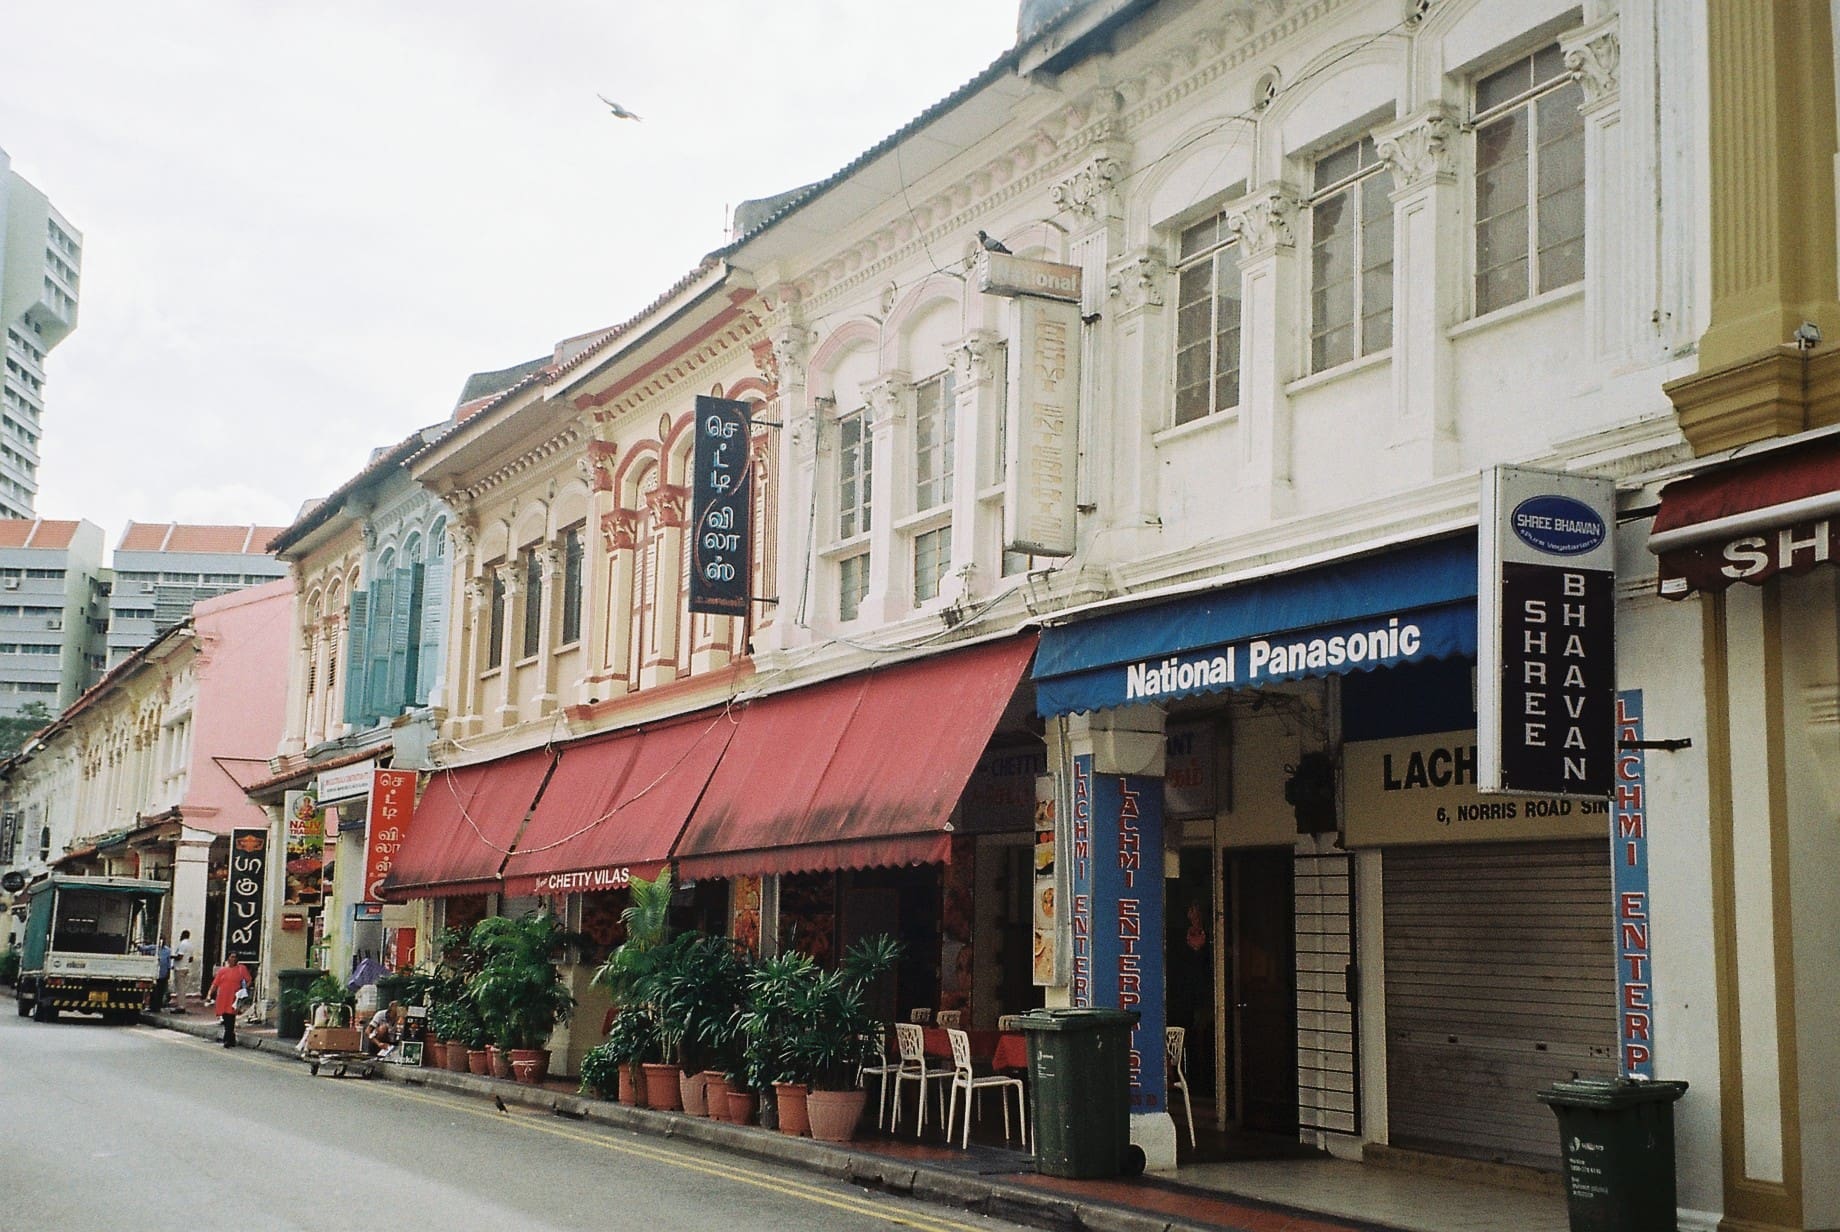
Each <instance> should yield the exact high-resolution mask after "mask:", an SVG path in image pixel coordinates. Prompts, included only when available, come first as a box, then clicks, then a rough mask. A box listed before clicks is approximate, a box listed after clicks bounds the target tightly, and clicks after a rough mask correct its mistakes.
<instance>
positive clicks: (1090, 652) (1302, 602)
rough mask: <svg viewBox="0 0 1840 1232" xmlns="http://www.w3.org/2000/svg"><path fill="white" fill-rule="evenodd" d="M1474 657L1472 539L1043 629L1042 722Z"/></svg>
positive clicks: (1039, 659)
mask: <svg viewBox="0 0 1840 1232" xmlns="http://www.w3.org/2000/svg"><path fill="white" fill-rule="evenodd" d="M1475 653H1476V538H1475V536H1474V535H1473V534H1471V535H1461V536H1457V537H1455V538H1450V539H1440V540H1435V541H1432V542H1428V543H1419V544H1413V545H1412V546H1410V547H1406V548H1401V549H1398V550H1396V551H1391V552H1385V553H1382V554H1379V555H1375V556H1363V557H1359V558H1357V559H1354V560H1349V561H1343V562H1338V563H1336V564H1332V565H1324V566H1322V567H1320V568H1316V569H1309V570H1304V571H1301V572H1297V573H1287V574H1283V575H1280V576H1277V577H1272V578H1263V579H1260V580H1258V581H1254V582H1246V583H1243V584H1241V585H1238V586H1231V587H1225V588H1223V589H1220V590H1215V591H1206V592H1203V593H1200V594H1194V595H1186V596H1184V597H1182V598H1180V599H1173V600H1170V601H1169V602H1166V603H1158V604H1154V605H1150V606H1145V607H1135V608H1130V609H1128V610H1125V611H1117V612H1110V613H1105V614H1101V615H1096V616H1093V617H1092V618H1090V619H1086V620H1076V621H1074V622H1073V623H1070V624H1065V625H1056V626H1051V627H1049V628H1046V629H1043V630H1042V634H1041V649H1040V650H1039V652H1038V653H1037V654H1036V656H1035V671H1034V679H1035V709H1036V712H1037V713H1039V714H1042V715H1057V714H1072V713H1076V712H1080V711H1090V710H1104V709H1108V708H1110V707H1114V706H1128V705H1136V704H1139V703H1143V702H1158V701H1168V700H1172V699H1174V698H1178V697H1191V696H1194V695H1196V694H1200V693H1223V692H1227V691H1230V690H1233V689H1253V688H1258V687H1260V686H1262V685H1266V684H1273V683H1276V682H1278V681H1282V680H1300V679H1303V678H1305V677H1309V676H1335V675H1341V674H1344V673H1347V672H1356V671H1372V670H1373V669H1375V668H1379V667H1393V666H1396V665H1398V664H1401V663H1420V662H1424V661H1426V660H1430V659H1447V658H1456V657H1465V658H1473V657H1474V656H1475Z"/></svg>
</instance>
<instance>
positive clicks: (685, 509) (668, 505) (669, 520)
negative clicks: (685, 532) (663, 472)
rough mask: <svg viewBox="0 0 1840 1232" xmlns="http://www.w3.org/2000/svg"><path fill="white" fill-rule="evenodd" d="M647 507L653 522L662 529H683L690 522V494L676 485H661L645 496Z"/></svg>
mask: <svg viewBox="0 0 1840 1232" xmlns="http://www.w3.org/2000/svg"><path fill="white" fill-rule="evenodd" d="M645 506H646V508H647V509H648V510H649V511H650V512H651V515H652V522H653V524H654V525H657V526H660V527H670V528H672V529H682V528H683V527H685V526H687V525H689V522H690V492H689V490H688V489H687V488H683V487H680V486H678V485H677V484H674V483H661V484H659V485H658V486H657V487H655V488H653V489H652V490H651V491H650V492H647V493H646V494H645Z"/></svg>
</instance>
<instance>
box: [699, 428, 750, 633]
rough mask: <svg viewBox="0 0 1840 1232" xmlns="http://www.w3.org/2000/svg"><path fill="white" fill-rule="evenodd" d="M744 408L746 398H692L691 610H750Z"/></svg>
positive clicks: (728, 613) (744, 612)
mask: <svg viewBox="0 0 1840 1232" xmlns="http://www.w3.org/2000/svg"><path fill="white" fill-rule="evenodd" d="M748 412H749V406H748V404H747V403H745V402H733V401H730V400H729V399H727V398H711V397H709V396H707V395H699V396H698V397H697V400H696V428H695V438H694V440H695V445H694V449H693V454H692V458H691V467H692V469H693V470H694V472H695V473H694V474H693V475H692V476H691V487H690V610H691V611H693V612H700V613H702V614H704V615H707V616H746V615H747V611H748V591H749V589H750V584H751V582H752V578H751V577H750V576H749V575H750V573H751V570H750V568H749V565H750V562H751V559H752V552H751V547H750V543H751V539H752V535H751V533H750V528H751V525H752V519H753V512H754V474H753V469H752V467H751V466H750V465H749V457H750V444H749V436H750V434H751V433H750V429H751V424H750V421H749V418H748Z"/></svg>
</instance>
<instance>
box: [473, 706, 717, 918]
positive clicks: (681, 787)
mask: <svg viewBox="0 0 1840 1232" xmlns="http://www.w3.org/2000/svg"><path fill="white" fill-rule="evenodd" d="M735 727H736V719H735V717H734V716H732V715H731V714H730V713H729V712H728V711H727V710H726V709H719V710H711V711H704V712H702V713H699V714H693V715H690V716H688V717H686V718H682V719H674V720H671V721H669V722H666V723H662V724H659V725H657V726H652V727H643V728H635V729H633V730H631V731H624V732H620V733H618V734H617V735H613V736H608V737H604V738H596V739H593V740H585V741H582V742H581V743H580V744H572V745H568V746H566V747H564V749H563V750H562V760H561V761H559V762H558V763H557V764H556V772H555V773H554V774H552V775H551V776H550V780H549V786H547V787H545V788H544V789H543V798H542V799H541V800H539V801H538V802H537V809H536V812H534V813H532V814H531V817H530V823H529V824H528V825H526V826H525V827H524V833H523V835H522V836H521V837H520V838H519V839H518V844H517V851H516V852H515V853H514V854H513V855H512V857H511V859H510V861H509V862H507V864H506V865H505V892H506V893H507V894H579V893H584V892H587V891H592V890H611V889H618V888H619V887H621V886H624V885H625V884H626V883H627V880H628V879H629V878H630V877H631V876H632V875H634V874H637V875H639V876H641V877H653V876H656V875H657V873H658V870H659V869H660V868H661V867H663V865H664V862H665V861H666V860H667V859H668V858H669V857H670V854H671V845H672V844H673V843H675V842H676V841H677V836H678V834H679V833H681V832H682V831H683V828H684V822H685V821H686V820H688V819H689V816H690V810H691V809H692V808H694V807H695V806H696V802H697V799H698V797H700V796H701V795H702V794H703V788H704V787H705V786H706V785H707V784H708V782H709V776H710V774H712V773H713V772H714V771H715V768H716V762H717V761H718V760H719V759H720V758H721V756H722V751H723V749H724V748H725V747H726V746H727V744H728V740H729V737H730V736H731V735H733V734H734V731H735Z"/></svg>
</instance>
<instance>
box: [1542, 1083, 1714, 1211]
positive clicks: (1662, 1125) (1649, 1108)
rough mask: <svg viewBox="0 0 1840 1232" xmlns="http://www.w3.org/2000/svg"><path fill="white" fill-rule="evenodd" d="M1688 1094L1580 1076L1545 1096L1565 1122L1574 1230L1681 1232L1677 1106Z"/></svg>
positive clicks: (1562, 1138) (1676, 1087)
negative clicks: (1676, 1185)
mask: <svg viewBox="0 0 1840 1232" xmlns="http://www.w3.org/2000/svg"><path fill="white" fill-rule="evenodd" d="M1686 1090H1687V1084H1686V1083H1684V1082H1643V1081H1638V1080H1635V1079H1629V1078H1574V1079H1572V1080H1571V1081H1569V1082H1556V1083H1554V1084H1553V1085H1552V1086H1551V1087H1550V1088H1548V1089H1547V1090H1544V1091H1541V1092H1540V1093H1539V1095H1538V1098H1539V1100H1540V1102H1541V1103H1544V1104H1547V1105H1549V1106H1550V1107H1551V1108H1552V1110H1553V1113H1554V1115H1556V1116H1557V1117H1558V1118H1559V1145H1560V1148H1561V1151H1562V1152H1563V1155H1564V1159H1565V1204H1566V1210H1567V1211H1568V1212H1569V1214H1570V1215H1571V1224H1572V1232H1676V1228H1677V1227H1678V1224H1677V1222H1676V1217H1675V1207H1674V1101H1675V1100H1677V1099H1679V1098H1680V1097H1681V1096H1682V1095H1684V1094H1685V1093H1686Z"/></svg>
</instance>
